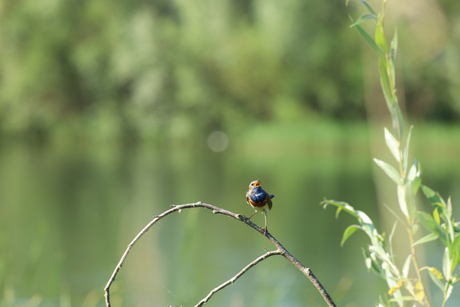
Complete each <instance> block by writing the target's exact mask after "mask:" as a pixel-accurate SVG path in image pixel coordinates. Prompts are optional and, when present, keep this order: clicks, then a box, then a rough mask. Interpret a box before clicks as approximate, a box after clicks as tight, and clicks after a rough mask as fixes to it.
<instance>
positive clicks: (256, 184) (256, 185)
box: [254, 179, 260, 187]
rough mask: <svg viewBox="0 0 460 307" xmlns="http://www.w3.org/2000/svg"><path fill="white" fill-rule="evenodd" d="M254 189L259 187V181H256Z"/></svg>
mask: <svg viewBox="0 0 460 307" xmlns="http://www.w3.org/2000/svg"><path fill="white" fill-rule="evenodd" d="M254 186H255V187H260V179H257V181H256V183H255V184H254Z"/></svg>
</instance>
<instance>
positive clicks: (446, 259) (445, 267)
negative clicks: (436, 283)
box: [442, 247, 452, 280]
mask: <svg viewBox="0 0 460 307" xmlns="http://www.w3.org/2000/svg"><path fill="white" fill-rule="evenodd" d="M450 260H451V259H450V255H449V249H448V248H447V247H446V248H445V249H444V256H443V257H442V273H443V274H444V278H445V279H446V280H449V279H450V268H451V266H452V262H451V261H450Z"/></svg>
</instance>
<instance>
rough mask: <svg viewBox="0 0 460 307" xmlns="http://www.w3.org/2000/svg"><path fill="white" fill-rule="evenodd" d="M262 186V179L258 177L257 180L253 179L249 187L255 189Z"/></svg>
mask: <svg viewBox="0 0 460 307" xmlns="http://www.w3.org/2000/svg"><path fill="white" fill-rule="evenodd" d="M260 186H261V184H260V179H257V180H254V181H251V183H250V184H249V189H253V188H256V187H260Z"/></svg>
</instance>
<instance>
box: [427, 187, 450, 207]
mask: <svg viewBox="0 0 460 307" xmlns="http://www.w3.org/2000/svg"><path fill="white" fill-rule="evenodd" d="M422 191H423V193H424V194H425V196H426V197H427V198H428V200H429V201H430V203H431V204H432V205H435V204H436V203H442V204H444V203H445V202H444V200H443V199H442V197H441V196H440V195H439V194H438V193H436V192H435V191H433V190H432V189H430V188H429V187H427V186H426V185H422Z"/></svg>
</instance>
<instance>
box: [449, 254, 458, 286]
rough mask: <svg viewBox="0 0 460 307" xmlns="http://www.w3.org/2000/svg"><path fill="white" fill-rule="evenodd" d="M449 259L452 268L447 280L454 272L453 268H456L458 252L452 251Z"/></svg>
mask: <svg viewBox="0 0 460 307" xmlns="http://www.w3.org/2000/svg"><path fill="white" fill-rule="evenodd" d="M450 257H451V263H452V266H451V267H450V272H449V279H451V277H452V273H453V272H454V270H455V267H456V266H457V262H458V260H459V258H460V252H459V251H458V249H457V250H453V251H452V252H451V255H450Z"/></svg>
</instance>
